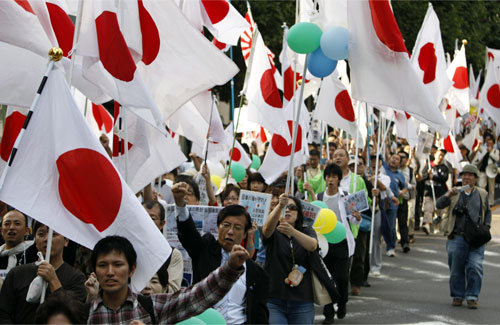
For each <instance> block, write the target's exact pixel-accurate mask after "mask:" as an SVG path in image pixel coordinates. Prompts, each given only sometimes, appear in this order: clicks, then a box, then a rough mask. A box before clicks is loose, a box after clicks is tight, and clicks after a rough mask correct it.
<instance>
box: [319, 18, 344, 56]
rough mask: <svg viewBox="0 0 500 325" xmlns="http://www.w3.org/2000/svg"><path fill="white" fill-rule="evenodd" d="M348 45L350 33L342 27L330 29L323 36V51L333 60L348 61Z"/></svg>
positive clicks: (321, 43)
mask: <svg viewBox="0 0 500 325" xmlns="http://www.w3.org/2000/svg"><path fill="white" fill-rule="evenodd" d="M348 43H349V31H348V30H347V29H345V28H344V27H341V26H333V27H330V28H328V29H327V30H325V31H324V32H323V34H322V35H321V40H320V45H321V49H322V50H323V53H324V54H325V55H326V56H327V57H329V58H330V59H332V60H337V61H338V60H344V59H347V56H348V54H349V52H348Z"/></svg>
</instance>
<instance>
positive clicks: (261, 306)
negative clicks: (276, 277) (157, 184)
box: [177, 216, 269, 324]
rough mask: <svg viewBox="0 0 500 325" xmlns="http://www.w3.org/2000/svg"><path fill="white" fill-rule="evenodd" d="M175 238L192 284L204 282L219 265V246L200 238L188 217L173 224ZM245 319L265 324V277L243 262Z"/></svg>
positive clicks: (257, 268) (211, 238) (209, 238)
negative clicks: (188, 259) (189, 267)
mask: <svg viewBox="0 0 500 325" xmlns="http://www.w3.org/2000/svg"><path fill="white" fill-rule="evenodd" d="M177 231H178V233H177V236H178V237H179V241H180V242H181V244H182V246H183V247H184V248H185V249H186V251H187V252H188V254H189V256H190V257H191V259H192V262H193V283H197V282H199V281H200V280H202V279H204V278H206V277H207V276H208V275H209V274H210V272H212V271H213V270H215V269H217V268H218V267H219V266H220V264H221V261H222V252H221V249H222V248H221V246H220V244H219V242H218V241H217V239H215V237H214V236H213V235H212V234H210V233H206V234H204V235H203V236H201V235H200V233H199V232H198V230H196V227H195V224H194V221H193V219H192V218H191V216H189V219H188V220H186V221H183V222H180V221H179V220H177ZM246 286H247V290H246V293H245V298H246V299H245V301H246V316H247V324H268V323H269V310H268V309H267V306H266V304H267V298H268V294H269V276H268V275H267V273H266V272H265V271H264V270H263V269H262V268H261V267H260V266H258V265H257V264H256V263H255V262H254V261H253V260H250V259H248V260H247V261H246Z"/></svg>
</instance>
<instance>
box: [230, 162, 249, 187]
mask: <svg viewBox="0 0 500 325" xmlns="http://www.w3.org/2000/svg"><path fill="white" fill-rule="evenodd" d="M246 174H247V171H246V170H245V167H243V165H242V164H240V163H238V162H234V161H233V162H232V163H231V176H233V178H234V180H235V181H236V182H237V183H239V182H241V181H242V180H243V178H245V175H246Z"/></svg>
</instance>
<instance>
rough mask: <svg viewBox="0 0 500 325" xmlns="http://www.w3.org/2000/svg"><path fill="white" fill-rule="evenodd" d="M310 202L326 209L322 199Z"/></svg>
mask: <svg viewBox="0 0 500 325" xmlns="http://www.w3.org/2000/svg"><path fill="white" fill-rule="evenodd" d="M311 204H314V205H315V206H317V207H320V208H321V209H328V205H326V203H325V202H323V201H318V200H316V201H312V202H311Z"/></svg>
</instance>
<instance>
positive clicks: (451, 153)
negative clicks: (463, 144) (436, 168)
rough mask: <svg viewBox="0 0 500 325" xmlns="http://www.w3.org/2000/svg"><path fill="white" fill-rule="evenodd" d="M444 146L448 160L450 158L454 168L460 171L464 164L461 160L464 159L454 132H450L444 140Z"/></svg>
mask: <svg viewBox="0 0 500 325" xmlns="http://www.w3.org/2000/svg"><path fill="white" fill-rule="evenodd" d="M443 148H444V150H446V152H447V153H446V160H448V161H449V162H450V163H451V165H452V166H453V168H456V169H457V171H458V172H460V171H461V170H462V165H461V164H460V161H462V154H461V153H460V149H459V148H458V145H457V142H456V141H455V137H454V136H453V134H451V133H450V134H449V135H448V136H447V137H446V138H445V139H444V140H443Z"/></svg>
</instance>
